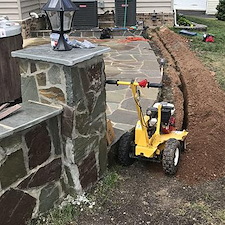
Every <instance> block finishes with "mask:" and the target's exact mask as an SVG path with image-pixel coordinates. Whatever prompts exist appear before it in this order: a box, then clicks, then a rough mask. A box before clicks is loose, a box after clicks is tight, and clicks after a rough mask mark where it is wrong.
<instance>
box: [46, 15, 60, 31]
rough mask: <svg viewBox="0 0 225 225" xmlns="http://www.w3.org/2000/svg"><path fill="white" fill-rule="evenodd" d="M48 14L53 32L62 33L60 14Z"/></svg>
mask: <svg viewBox="0 0 225 225" xmlns="http://www.w3.org/2000/svg"><path fill="white" fill-rule="evenodd" d="M47 14H48V18H49V20H50V23H51V25H52V30H55V31H60V12H55V11H48V12H47Z"/></svg>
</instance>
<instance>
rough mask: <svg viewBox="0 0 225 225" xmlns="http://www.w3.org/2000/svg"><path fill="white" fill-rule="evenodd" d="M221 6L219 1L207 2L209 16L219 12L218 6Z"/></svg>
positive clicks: (210, 0)
mask: <svg viewBox="0 0 225 225" xmlns="http://www.w3.org/2000/svg"><path fill="white" fill-rule="evenodd" d="M218 4H219V0H208V2H207V10H206V13H207V14H215V13H216V12H217V10H216V6H217V5H218Z"/></svg>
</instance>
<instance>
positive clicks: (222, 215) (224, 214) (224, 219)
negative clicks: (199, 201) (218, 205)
mask: <svg viewBox="0 0 225 225" xmlns="http://www.w3.org/2000/svg"><path fill="white" fill-rule="evenodd" d="M215 215H216V217H217V218H218V219H219V220H220V221H221V223H223V224H225V209H223V210H218V211H216V213H215Z"/></svg>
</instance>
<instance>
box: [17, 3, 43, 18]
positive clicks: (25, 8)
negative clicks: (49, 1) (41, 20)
mask: <svg viewBox="0 0 225 225" xmlns="http://www.w3.org/2000/svg"><path fill="white" fill-rule="evenodd" d="M18 1H19V0H18ZM20 7H21V14H22V19H23V20H24V19H27V18H29V17H30V16H29V13H30V12H36V13H40V1H39V0H20Z"/></svg>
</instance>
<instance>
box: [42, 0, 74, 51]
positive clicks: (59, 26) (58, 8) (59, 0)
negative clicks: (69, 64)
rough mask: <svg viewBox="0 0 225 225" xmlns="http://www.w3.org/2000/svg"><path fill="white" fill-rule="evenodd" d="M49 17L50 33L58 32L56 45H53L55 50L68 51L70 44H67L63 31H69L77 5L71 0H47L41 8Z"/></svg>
mask: <svg viewBox="0 0 225 225" xmlns="http://www.w3.org/2000/svg"><path fill="white" fill-rule="evenodd" d="M42 9H43V10H44V11H45V12H46V14H47V17H48V18H49V21H50V23H51V27H52V33H58V34H59V39H58V42H57V45H56V46H55V47H53V49H54V50H56V51H69V50H71V49H72V46H70V45H68V43H67V42H66V40H65V37H64V33H67V32H70V30H71V25H72V20H73V17H74V14H75V11H76V10H78V8H77V6H76V5H75V4H74V3H72V2H71V0H49V1H48V2H47V3H46V4H45V5H44V6H43V8H42Z"/></svg>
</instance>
